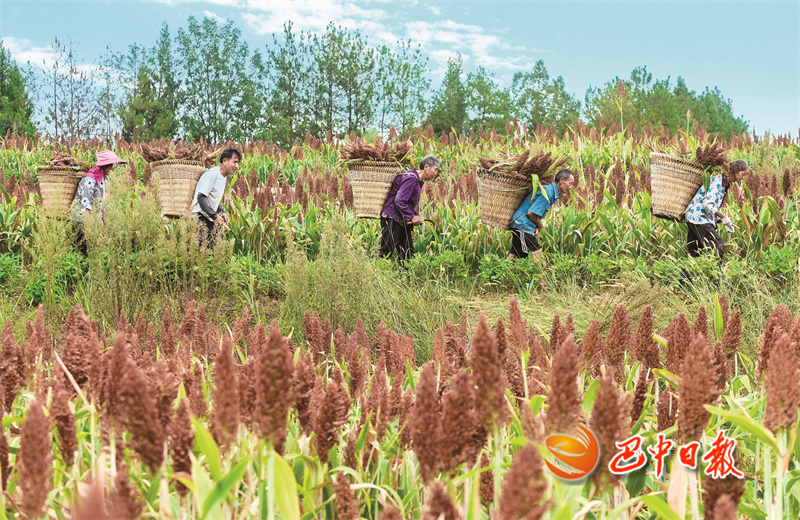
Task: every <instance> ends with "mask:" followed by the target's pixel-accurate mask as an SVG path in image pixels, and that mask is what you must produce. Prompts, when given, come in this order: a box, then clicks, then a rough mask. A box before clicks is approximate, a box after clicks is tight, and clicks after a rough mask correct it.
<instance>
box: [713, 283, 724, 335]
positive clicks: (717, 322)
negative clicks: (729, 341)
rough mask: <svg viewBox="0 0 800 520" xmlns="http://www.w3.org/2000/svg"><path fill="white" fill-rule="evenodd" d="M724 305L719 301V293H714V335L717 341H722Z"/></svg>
mask: <svg viewBox="0 0 800 520" xmlns="http://www.w3.org/2000/svg"><path fill="white" fill-rule="evenodd" d="M722 326H723V323H722V305H720V303H719V295H718V294H717V295H714V335H715V336H716V337H717V341H722V333H723V330H722Z"/></svg>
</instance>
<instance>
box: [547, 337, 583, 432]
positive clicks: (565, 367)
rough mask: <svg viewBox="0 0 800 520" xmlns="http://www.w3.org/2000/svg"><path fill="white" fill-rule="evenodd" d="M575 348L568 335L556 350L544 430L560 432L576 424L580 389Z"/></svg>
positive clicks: (579, 412) (576, 349) (576, 348)
mask: <svg viewBox="0 0 800 520" xmlns="http://www.w3.org/2000/svg"><path fill="white" fill-rule="evenodd" d="M578 364H579V363H578V347H577V346H576V345H575V340H574V339H573V338H572V336H568V337H567V338H566V339H565V340H564V341H563V342H562V343H561V346H560V347H559V348H558V350H557V351H556V355H555V357H554V358H553V366H552V368H551V377H550V380H551V385H550V392H549V393H548V394H547V420H546V425H547V431H548V433H563V432H566V431H568V430H569V429H570V428H572V427H573V426H575V424H577V422H578V420H579V419H580V416H581V413H582V412H581V391H580V388H578V371H579V370H578Z"/></svg>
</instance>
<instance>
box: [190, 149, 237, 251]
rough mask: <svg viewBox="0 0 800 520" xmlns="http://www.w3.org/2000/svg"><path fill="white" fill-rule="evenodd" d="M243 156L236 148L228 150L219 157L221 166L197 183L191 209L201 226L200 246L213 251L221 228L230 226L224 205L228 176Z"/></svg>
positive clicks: (205, 174)
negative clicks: (223, 198)
mask: <svg viewBox="0 0 800 520" xmlns="http://www.w3.org/2000/svg"><path fill="white" fill-rule="evenodd" d="M240 162H242V154H241V152H239V150H236V149H235V148H228V149H227V150H225V151H224V152H222V153H221V154H220V156H219V166H215V167H214V168H211V169H210V170H208V171H206V172H205V173H204V174H203V175H202V176H201V177H200V180H199V181H197V187H196V188H195V190H194V198H193V199H192V204H191V206H190V207H189V208H190V210H191V212H192V214H195V215H197V220H198V222H199V225H200V229H199V234H200V236H199V241H200V245H201V246H202V245H203V244H205V245H206V247H208V248H210V249H213V248H214V243H215V241H216V234H217V233H218V232H219V227H221V226H226V225H227V224H228V220H229V219H228V215H227V214H226V213H225V207H224V206H223V205H222V197H223V195H225V184H226V182H227V179H228V176H229V175H231V174H232V173H234V172H235V171H236V170H237V169H238V168H239V163H240Z"/></svg>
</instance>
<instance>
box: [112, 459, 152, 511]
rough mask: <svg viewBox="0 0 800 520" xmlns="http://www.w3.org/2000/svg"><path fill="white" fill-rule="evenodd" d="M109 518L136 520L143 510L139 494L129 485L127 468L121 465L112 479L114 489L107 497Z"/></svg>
mask: <svg viewBox="0 0 800 520" xmlns="http://www.w3.org/2000/svg"><path fill="white" fill-rule="evenodd" d="M108 498H109V500H108V501H109V503H110V507H109V516H110V517H111V518H116V519H119V520H137V519H138V518H139V517H140V516H141V514H142V511H143V510H144V504H143V503H142V500H141V498H140V497H139V493H138V492H137V491H136V488H135V487H134V486H133V485H131V481H130V478H129V477H128V468H127V466H126V465H125V464H124V463H123V464H122V465H121V467H119V468H118V469H117V475H116V476H115V477H114V489H113V490H112V492H111V494H110V495H109V497H108Z"/></svg>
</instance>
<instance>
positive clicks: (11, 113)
mask: <svg viewBox="0 0 800 520" xmlns="http://www.w3.org/2000/svg"><path fill="white" fill-rule="evenodd" d="M32 115H33V103H31V100H30V97H29V96H28V91H27V90H26V81H25V78H24V77H23V76H22V73H21V72H20V70H19V67H18V66H17V64H16V62H15V61H14V59H13V58H12V57H11V53H9V52H8V51H7V50H6V48H5V46H4V45H3V40H0V132H2V136H5V134H6V133H7V132H8V130H9V129H10V130H11V131H12V132H13V133H15V134H18V135H25V136H33V134H34V132H35V131H36V129H35V128H34V126H33V121H31V116H32ZM2 136H0V137H2Z"/></svg>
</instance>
